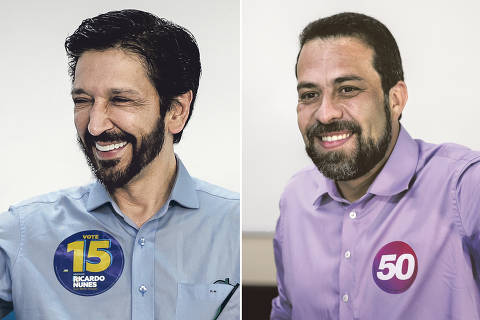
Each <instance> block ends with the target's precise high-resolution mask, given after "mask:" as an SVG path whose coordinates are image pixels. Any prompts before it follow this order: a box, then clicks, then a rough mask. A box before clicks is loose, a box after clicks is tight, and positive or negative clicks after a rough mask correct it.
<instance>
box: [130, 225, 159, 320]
mask: <svg viewBox="0 0 480 320" xmlns="http://www.w3.org/2000/svg"><path fill="white" fill-rule="evenodd" d="M155 225H156V222H155V221H148V222H147V223H145V224H144V225H143V226H142V227H141V228H140V229H139V230H138V232H137V235H136V238H135V244H134V247H133V255H132V319H134V320H135V319H138V320H139V319H154V306H155V303H154V302H155V300H154V296H155V288H154V283H155V281H154V280H155V279H154V268H155Z"/></svg>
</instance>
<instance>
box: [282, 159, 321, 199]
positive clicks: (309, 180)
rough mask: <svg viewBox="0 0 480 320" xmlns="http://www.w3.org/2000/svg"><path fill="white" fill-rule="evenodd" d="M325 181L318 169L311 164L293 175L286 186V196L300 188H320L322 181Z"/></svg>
mask: <svg viewBox="0 0 480 320" xmlns="http://www.w3.org/2000/svg"><path fill="white" fill-rule="evenodd" d="M323 179H324V177H323V175H322V174H321V173H320V172H319V171H318V169H317V167H316V166H315V165H313V164H311V165H309V166H306V167H304V168H303V169H301V170H299V171H297V172H296V173H295V174H293V176H292V177H290V179H289V180H288V182H287V184H286V185H285V188H284V194H285V193H288V192H289V191H292V190H297V189H299V188H301V189H303V188H307V189H311V188H312V187H313V188H316V187H318V185H319V183H320V181H321V180H323Z"/></svg>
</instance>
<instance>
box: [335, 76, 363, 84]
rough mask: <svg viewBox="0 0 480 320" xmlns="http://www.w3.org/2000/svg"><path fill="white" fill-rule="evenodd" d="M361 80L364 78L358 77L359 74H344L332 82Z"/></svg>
mask: <svg viewBox="0 0 480 320" xmlns="http://www.w3.org/2000/svg"><path fill="white" fill-rule="evenodd" d="M363 80H364V79H363V78H361V77H359V76H355V75H346V76H343V77H338V78H336V79H335V80H334V81H333V82H334V83H342V82H346V81H363Z"/></svg>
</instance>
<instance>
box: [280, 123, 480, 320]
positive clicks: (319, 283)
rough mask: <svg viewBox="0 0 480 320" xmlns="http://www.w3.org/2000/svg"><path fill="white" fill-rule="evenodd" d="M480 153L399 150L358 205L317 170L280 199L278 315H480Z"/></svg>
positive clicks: (425, 146)
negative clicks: (344, 195) (343, 195)
mask: <svg viewBox="0 0 480 320" xmlns="http://www.w3.org/2000/svg"><path fill="white" fill-rule="evenodd" d="M479 182H480V153H479V152H474V151H471V150H469V149H467V148H465V147H462V146H459V145H454V144H443V145H433V144H429V143H425V142H423V141H421V140H413V139H412V138H411V137H410V136H409V135H408V133H407V132H406V131H405V129H403V128H401V130H400V134H399V138H398V140H397V144H396V146H395V148H394V151H393V152H392V154H391V156H390V158H389V159H388V161H387V163H386V164H385V166H384V168H383V169H382V171H381V172H380V174H379V175H378V176H377V178H376V179H375V181H374V182H373V184H372V185H371V186H370V188H369V190H368V192H367V193H366V194H365V195H364V196H363V197H362V198H360V199H358V200H357V201H355V202H353V203H350V202H348V201H347V200H345V199H343V198H342V197H341V195H340V194H339V191H338V190H337V188H336V185H335V183H334V182H333V181H332V180H329V179H327V178H325V177H323V175H322V174H321V173H320V172H319V171H318V170H317V169H316V168H315V167H309V168H306V169H304V170H302V171H300V172H299V173H297V174H296V175H295V176H294V177H293V178H292V179H291V181H290V182H289V183H288V185H287V187H286V189H285V191H284V193H283V195H282V197H281V200H280V218H279V220H278V223H277V230H276V235H275V239H274V250H275V260H276V265H277V279H278V289H279V296H278V297H276V298H275V299H274V300H273V302H272V306H273V308H272V313H271V319H308V320H310V319H436V320H438V319H480V289H479V288H480V287H479V286H480V280H479V274H480V232H479V231H480V197H479V192H478V190H479Z"/></svg>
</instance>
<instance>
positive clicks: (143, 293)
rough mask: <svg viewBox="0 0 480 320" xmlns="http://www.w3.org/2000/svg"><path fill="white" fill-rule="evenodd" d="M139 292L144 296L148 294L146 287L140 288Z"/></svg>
mask: <svg viewBox="0 0 480 320" xmlns="http://www.w3.org/2000/svg"><path fill="white" fill-rule="evenodd" d="M138 291H140V293H141V294H142V296H143V295H145V293H147V287H145V285H143V284H142V285H141V286H140V287H139V288H138Z"/></svg>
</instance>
